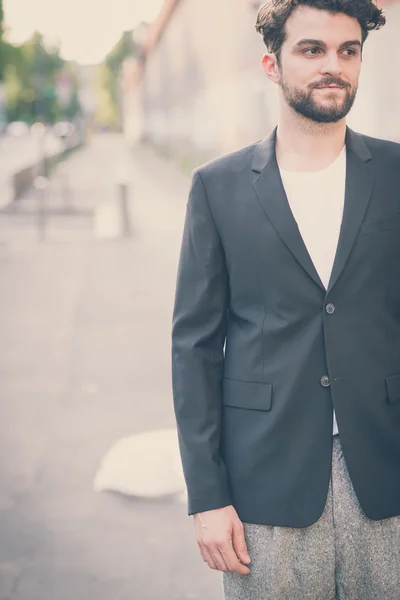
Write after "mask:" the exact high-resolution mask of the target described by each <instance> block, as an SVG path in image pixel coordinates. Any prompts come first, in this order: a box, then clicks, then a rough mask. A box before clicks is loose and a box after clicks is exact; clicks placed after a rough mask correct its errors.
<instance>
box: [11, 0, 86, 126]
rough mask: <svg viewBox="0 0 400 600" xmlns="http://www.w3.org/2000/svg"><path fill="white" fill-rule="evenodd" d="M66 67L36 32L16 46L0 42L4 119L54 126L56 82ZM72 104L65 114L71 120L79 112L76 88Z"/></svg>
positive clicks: (58, 110)
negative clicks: (3, 87)
mask: <svg viewBox="0 0 400 600" xmlns="http://www.w3.org/2000/svg"><path fill="white" fill-rule="evenodd" d="M0 3H1V0H0ZM0 15H1V12H0ZM67 68H68V63H66V62H65V61H64V60H63V59H62V58H61V56H60V54H59V50H58V48H49V47H47V46H46V43H45V40H44V39H43V36H42V35H41V34H40V33H39V32H35V33H34V34H33V35H32V36H31V37H30V38H29V39H28V40H26V42H24V43H23V44H21V45H19V46H13V45H11V44H8V43H6V42H5V41H4V40H3V39H0V80H1V77H2V76H3V79H4V83H5V95H6V112H7V120H8V121H14V120H17V121H19V120H23V121H26V122H28V123H33V122H34V121H36V120H41V121H46V122H48V123H54V122H55V121H56V120H58V119H59V118H61V115H62V110H61V107H60V105H59V102H58V98H57V89H56V80H57V76H58V75H59V74H60V73H62V72H63V71H64V70H65V69H67ZM75 79H76V78H75ZM71 104H72V107H67V109H66V110H65V112H67V113H68V115H69V117H70V118H73V117H74V116H75V115H76V114H77V113H79V112H80V106H79V100H78V96H77V89H74V93H73V95H72V99H71Z"/></svg>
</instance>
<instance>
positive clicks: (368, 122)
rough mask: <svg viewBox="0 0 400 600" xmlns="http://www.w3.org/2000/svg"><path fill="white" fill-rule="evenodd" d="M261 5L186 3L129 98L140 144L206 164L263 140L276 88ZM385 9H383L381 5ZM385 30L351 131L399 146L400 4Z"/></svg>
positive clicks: (377, 39) (273, 116)
mask: <svg viewBox="0 0 400 600" xmlns="http://www.w3.org/2000/svg"><path fill="white" fill-rule="evenodd" d="M259 4H260V3H259V2H257V1H253V0H250V1H249V0H235V2H232V0H219V1H218V3H216V2H215V0H202V1H201V2H200V1H199V0H181V1H180V2H178V3H177V5H176V7H175V10H174V12H173V14H172V16H171V17H170V19H169V21H168V24H167V26H166V27H165V29H164V31H163V32H162V34H161V36H160V39H159V41H158V43H157V44H156V45H155V46H154V47H153V48H152V49H151V51H150V52H149V53H148V56H147V60H146V62H145V65H144V71H143V75H142V77H141V78H139V79H138V81H137V82H136V84H135V88H134V89H131V90H130V92H129V93H130V98H129V101H127V102H126V104H127V105H128V106H127V109H126V110H127V111H128V112H129V111H131V113H132V114H133V115H134V116H133V117H132V115H131V117H130V122H135V123H136V129H135V135H136V139H137V138H139V137H141V138H145V139H149V140H151V141H152V142H154V143H156V144H158V145H160V146H163V147H166V148H169V149H170V151H171V152H172V153H174V154H178V155H181V156H182V157H184V156H186V157H191V158H192V161H194V162H195V163H196V162H201V161H203V160H208V159H209V158H212V157H214V156H217V155H220V154H223V153H225V152H230V151H232V150H234V149H236V148H240V147H242V146H245V145H247V144H250V143H252V142H254V141H256V140H259V139H261V138H262V137H264V136H265V135H267V134H268V133H269V131H270V130H271V129H272V127H273V126H274V125H275V124H276V122H277V118H278V104H277V88H276V86H274V85H273V84H271V83H270V82H268V80H267V79H266V77H265V76H264V74H263V72H262V69H261V62H260V61H261V56H262V54H263V52H264V50H265V47H264V44H263V41H262V38H261V36H260V35H259V34H258V33H257V32H256V31H255V29H254V23H255V20H256V15H257V10H258V6H259ZM380 4H381V5H382V2H381V3H380ZM386 14H387V17H388V24H387V25H386V26H385V27H384V28H383V29H382V30H381V31H378V32H371V34H370V37H369V39H368V41H367V44H366V46H365V50H364V60H363V74H362V77H361V82H360V90H359V94H358V99H357V101H356V105H355V107H354V108H353V110H352V112H351V114H350V116H349V125H350V126H352V127H354V128H355V129H358V130H360V131H363V132H365V133H368V134H370V135H377V136H379V137H386V138H390V139H399V140H400V120H399V119H398V116H397V113H398V108H397V107H398V106H400V84H399V81H398V77H397V75H396V73H395V71H394V69H395V64H396V63H397V61H398V60H399V58H400V48H399V46H398V43H397V36H398V33H397V32H398V31H399V30H400V3H399V2H394V1H393V0H392V2H389V6H387V8H386Z"/></svg>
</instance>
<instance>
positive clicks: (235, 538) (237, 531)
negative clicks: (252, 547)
mask: <svg viewBox="0 0 400 600" xmlns="http://www.w3.org/2000/svg"><path fill="white" fill-rule="evenodd" d="M232 542H233V547H234V550H235V552H236V554H237V557H238V558H239V560H240V561H241V562H242V563H245V564H249V563H250V562H251V559H250V556H249V553H248V550H247V544H246V539H245V535H244V527H243V523H242V522H241V521H239V522H238V523H236V524H235V525H234V526H233V535H232Z"/></svg>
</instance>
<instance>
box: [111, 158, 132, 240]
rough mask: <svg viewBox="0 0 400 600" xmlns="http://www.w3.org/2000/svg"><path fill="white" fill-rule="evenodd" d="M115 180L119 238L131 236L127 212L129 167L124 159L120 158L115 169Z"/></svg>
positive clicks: (128, 202) (129, 188)
mask: <svg viewBox="0 0 400 600" xmlns="http://www.w3.org/2000/svg"><path fill="white" fill-rule="evenodd" d="M115 180H116V183H117V192H118V203H119V214H120V221H121V236H122V237H130V236H131V235H132V224H131V217H130V211H129V204H130V200H131V198H130V190H131V186H130V185H129V184H130V180H131V178H130V165H129V163H128V161H127V159H126V157H121V159H120V160H119V161H118V163H117V164H116V167H115Z"/></svg>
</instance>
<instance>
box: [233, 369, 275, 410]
mask: <svg viewBox="0 0 400 600" xmlns="http://www.w3.org/2000/svg"><path fill="white" fill-rule="evenodd" d="M222 389H223V392H222V403H223V404H224V405H225V406H233V407H235V408H245V409H249V410H264V411H265V410H270V409H271V404H272V384H271V383H257V382H248V381H238V380H237V379H228V378H227V377H224V378H223V380H222Z"/></svg>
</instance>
